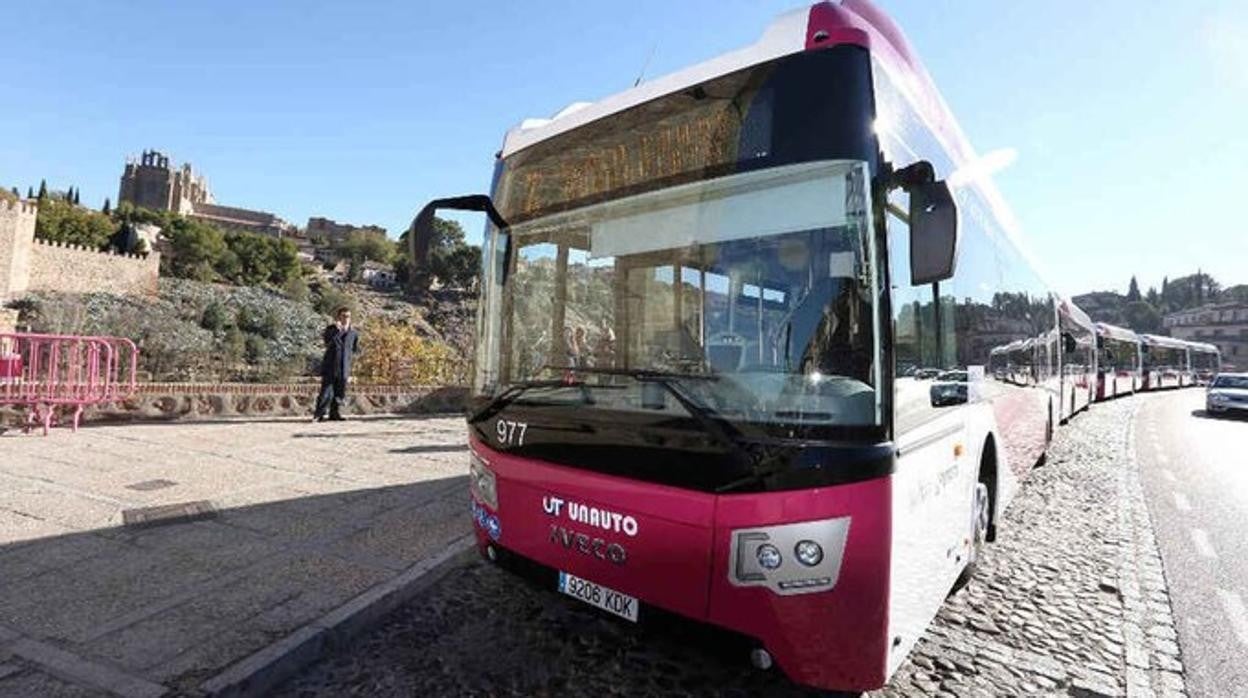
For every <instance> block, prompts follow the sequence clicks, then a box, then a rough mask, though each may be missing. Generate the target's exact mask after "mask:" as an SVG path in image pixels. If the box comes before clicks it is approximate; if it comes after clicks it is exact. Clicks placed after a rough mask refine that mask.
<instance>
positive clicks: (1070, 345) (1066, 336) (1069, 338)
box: [1062, 332, 1079, 354]
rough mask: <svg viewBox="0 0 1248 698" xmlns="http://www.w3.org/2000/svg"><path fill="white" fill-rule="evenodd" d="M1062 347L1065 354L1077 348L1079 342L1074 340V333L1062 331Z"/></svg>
mask: <svg viewBox="0 0 1248 698" xmlns="http://www.w3.org/2000/svg"><path fill="white" fill-rule="evenodd" d="M1062 348H1063V350H1064V351H1065V352H1066V353H1067V354H1073V353H1075V352H1076V351H1078V350H1079V344H1078V343H1077V342H1076V341H1075V335H1073V334H1071V333H1069V332H1063V333H1062Z"/></svg>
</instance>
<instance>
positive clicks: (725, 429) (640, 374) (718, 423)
mask: <svg viewBox="0 0 1248 698" xmlns="http://www.w3.org/2000/svg"><path fill="white" fill-rule="evenodd" d="M567 371H568V372H569V373H570V374H571V375H575V374H576V373H588V374H596V375H604V376H628V377H630V378H632V379H634V380H636V381H638V382H639V383H654V384H655V385H658V386H659V387H661V388H663V389H664V390H666V391H667V392H668V394H670V395H671V396H672V397H673V398H675V400H676V402H678V403H680V406H681V407H683V408H685V411H686V412H688V413H689V415H690V416H691V417H693V419H694V421H696V422H697V423H698V424H699V425H700V426H701V427H702V428H703V429H705V430H706V433H707V434H709V435H710V436H711V438H713V439H714V440H715V441H717V442H719V444H720V445H721V446H723V447H724V448H726V449H728V452H729V453H730V454H731V455H732V457H733V458H735V459H737V460H739V461H740V462H741V464H742V465H744V466H746V467H747V468H748V469H750V470H754V469H755V468H756V467H757V465H758V463H757V462H756V461H755V460H752V459H751V458H750V457H749V451H748V450H747V449H746V448H744V446H743V441H744V437H743V436H742V435H741V432H740V431H738V430H737V428H736V427H734V426H733V425H732V424H731V423H730V422H728V421H727V420H725V419H723V418H721V417H718V416H716V414H715V412H714V411H713V410H711V409H710V408H708V407H706V406H705V405H701V404H699V403H698V402H697V401H696V400H694V399H693V398H691V397H689V395H688V394H687V393H686V392H685V391H684V390H683V389H681V388H680V387H678V384H677V383H676V381H677V380H682V379H689V378H692V379H697V380H718V379H719V376H717V375H715V374H709V373H688V374H686V373H669V372H666V371H652V370H649V369H640V368H594V367H592V366H591V367H584V368H582V367H577V368H569V369H567Z"/></svg>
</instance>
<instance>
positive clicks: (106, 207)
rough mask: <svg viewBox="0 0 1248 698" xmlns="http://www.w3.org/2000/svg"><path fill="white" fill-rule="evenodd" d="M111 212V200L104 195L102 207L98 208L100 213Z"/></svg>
mask: <svg viewBox="0 0 1248 698" xmlns="http://www.w3.org/2000/svg"><path fill="white" fill-rule="evenodd" d="M112 212H113V202H112V201H111V200H110V199H109V198H108V197H107V196H106V197H104V208H102V209H100V213H103V214H104V215H106V216H107V215H109V214H111V213H112Z"/></svg>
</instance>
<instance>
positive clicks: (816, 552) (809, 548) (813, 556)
mask: <svg viewBox="0 0 1248 698" xmlns="http://www.w3.org/2000/svg"><path fill="white" fill-rule="evenodd" d="M793 554H794V555H795V556H796V557H797V561H798V562H800V563H802V564H803V565H806V566H807V567H814V566H815V565H817V564H819V563H820V562H823V548H821V547H819V544H818V543H816V542H814V541H813V540H799V541H798V542H797V545H796V546H795V547H794V548H793Z"/></svg>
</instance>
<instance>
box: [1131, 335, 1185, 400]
mask: <svg viewBox="0 0 1248 698" xmlns="http://www.w3.org/2000/svg"><path fill="white" fill-rule="evenodd" d="M1140 345H1141V346H1140V350H1141V354H1142V362H1141V363H1142V365H1141V371H1142V375H1143V378H1144V387H1143V389H1144V390H1161V389H1162V388H1182V387H1184V386H1188V385H1192V384H1194V382H1195V381H1194V379H1193V378H1192V373H1191V368H1190V366H1189V365H1188V358H1187V342H1184V341H1183V340H1181V339H1175V338H1174V337H1164V336H1162V335H1156V334H1142V335H1140Z"/></svg>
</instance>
